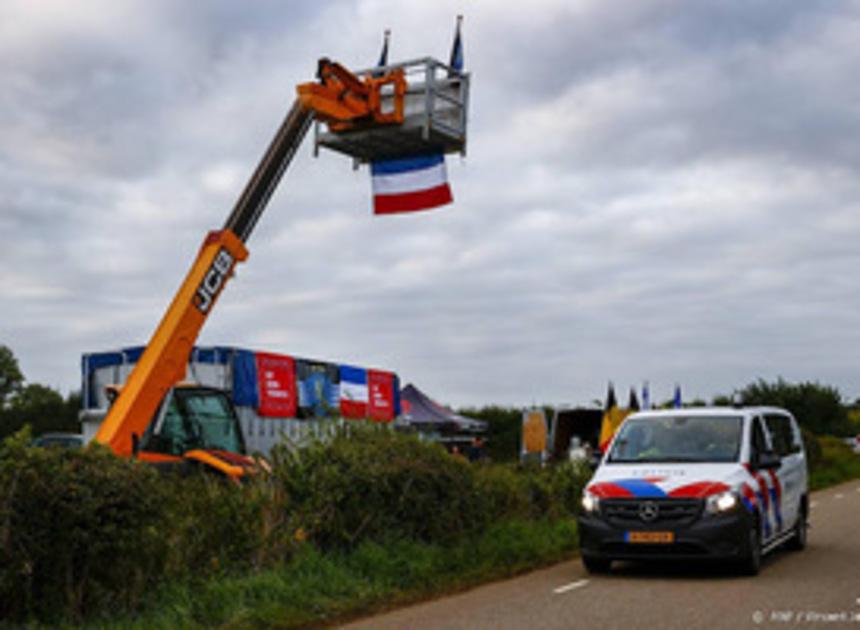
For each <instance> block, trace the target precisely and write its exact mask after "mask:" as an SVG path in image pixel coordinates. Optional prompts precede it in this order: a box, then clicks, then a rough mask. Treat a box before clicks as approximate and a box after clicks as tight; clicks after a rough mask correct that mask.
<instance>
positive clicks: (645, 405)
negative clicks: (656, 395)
mask: <svg viewBox="0 0 860 630" xmlns="http://www.w3.org/2000/svg"><path fill="white" fill-rule="evenodd" d="M650 408H651V392H650V391H648V381H645V382H644V383H642V409H646V410H647V409H650Z"/></svg>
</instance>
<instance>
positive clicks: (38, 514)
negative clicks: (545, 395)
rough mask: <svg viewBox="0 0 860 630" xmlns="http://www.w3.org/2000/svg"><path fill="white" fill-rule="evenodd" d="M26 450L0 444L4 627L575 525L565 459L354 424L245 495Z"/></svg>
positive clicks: (17, 443)
mask: <svg viewBox="0 0 860 630" xmlns="http://www.w3.org/2000/svg"><path fill="white" fill-rule="evenodd" d="M28 443H29V437H28V436H27V435H26V434H19V435H17V436H15V437H13V438H10V439H9V440H7V441H6V442H5V443H4V444H3V446H2V448H0V621H7V622H16V623H20V622H24V621H33V620H35V621H47V622H50V621H57V620H62V621H66V622H79V621H81V620H87V619H97V618H102V617H108V618H114V617H115V616H116V615H122V614H128V613H133V612H135V611H140V610H146V609H151V608H152V607H153V606H160V605H162V604H161V603H158V602H163V594H162V590H163V588H164V585H165V584H167V585H181V584H185V585H188V588H189V589H191V590H192V591H193V590H194V589H195V588H198V587H196V586H194V585H195V584H196V585H204V584H212V583H213V580H214V581H215V582H217V581H218V580H222V579H243V576H244V577H247V576H253V575H258V574H262V573H265V572H271V571H283V570H286V567H290V566H292V565H293V563H294V562H295V561H296V559H297V558H298V557H300V556H302V555H303V554H305V555H306V554H307V553H309V551H308V550H315V552H314V553H322V554H329V555H331V554H334V555H339V554H352V553H353V552H354V551H355V550H357V549H360V548H364V549H372V548H373V547H372V545H383V546H384V545H388V544H390V542H391V541H402V544H407V545H409V544H415V545H425V546H429V547H428V548H433V549H437V548H438V549H449V550H453V549H458V548H462V547H463V546H464V545H465V546H466V547H469V546H474V545H477V544H478V543H477V542H475V541H480V540H484V541H485V542H484V543H482V544H485V545H489V546H488V547H486V548H485V549H484V552H483V556H482V557H485V558H489V559H490V560H488V561H487V562H489V565H487V566H490V567H492V566H495V564H498V563H499V562H501V560H502V559H501V558H498V557H495V556H494V553H495V552H494V551H493V549H503V550H505V551H504V552H503V553H509V549H510V548H511V547H516V544H517V535H516V534H510V527H508V529H505V526H504V524H505V523H511V522H520V523H538V522H543V521H547V519H549V521H550V522H561V521H565V522H572V519H571V518H570V517H571V516H572V515H573V514H574V512H575V509H576V505H577V500H578V497H579V494H580V492H581V488H582V483H583V480H584V479H585V478H587V473H585V472H584V471H581V470H577V469H574V468H572V467H570V466H562V467H557V468H552V469H545V470H520V469H518V468H516V467H513V466H504V467H503V466H497V465H479V464H474V465H473V464H469V463H467V462H466V461H464V460H463V459H462V458H458V457H452V456H450V455H448V454H447V453H446V452H445V451H444V450H443V449H442V448H441V447H439V446H437V445H434V444H428V443H422V442H419V441H418V440H416V439H415V438H413V437H409V436H404V435H400V434H396V433H393V432H391V431H388V430H386V429H374V428H367V429H365V428H362V427H359V426H356V427H352V428H351V430H350V431H349V434H347V433H341V434H339V435H336V436H335V437H334V438H333V439H332V440H330V441H328V442H327V443H325V444H323V443H320V444H315V445H313V446H311V447H310V448H308V449H306V450H303V451H301V452H300V453H296V452H291V451H289V450H288V449H286V448H280V449H277V450H276V451H275V453H274V455H273V462H272V463H273V471H274V472H273V473H272V474H271V475H260V476H258V477H256V478H255V479H252V480H251V481H249V482H248V483H245V484H243V486H242V487H241V488H240V487H236V486H235V485H233V484H231V483H228V482H226V481H224V480H222V479H219V478H217V477H213V476H211V475H205V474H201V475H193V476H189V477H179V476H171V475H164V474H158V473H156V471H155V470H154V469H152V468H150V467H148V466H146V465H144V464H141V463H138V462H135V461H129V460H123V459H119V458H116V457H114V456H113V455H112V454H110V453H109V452H107V451H106V450H105V449H102V448H98V447H92V448H87V449H83V450H60V449H39V448H33V447H30V446H28ZM553 519H554V521H553ZM492 532H496V533H495V534H493V536H495V538H493V537H492V536H491V537H490V538H487V536H489V534H490V533H492ZM499 532H508V533H507V534H503V533H499ZM504 536H508V537H509V538H507V539H505V538H503V537H504ZM499 537H502V538H499ZM525 537H526V538H528V536H525ZM487 540H489V541H490V542H487ZM469 541H472V542H469ZM530 544H531V545H532V546H534V543H533V542H532V543H530ZM554 544H555V547H553V548H557V547H558V543H557V542H556V543H554ZM570 544H571V545H572V544H575V540H574V541H572V542H571V543H570ZM367 545H370V547H367ZM529 548H531V547H529ZM365 553H367V552H365ZM434 553H435V552H434ZM500 553H502V552H500ZM523 553H526V554H527V553H530V552H528V551H523ZM356 557H361V556H356ZM481 562H484V560H481ZM416 570H417V569H416ZM159 585H160V588H161V590H159ZM206 588H207V589H210V588H213V587H211V586H207V587H206Z"/></svg>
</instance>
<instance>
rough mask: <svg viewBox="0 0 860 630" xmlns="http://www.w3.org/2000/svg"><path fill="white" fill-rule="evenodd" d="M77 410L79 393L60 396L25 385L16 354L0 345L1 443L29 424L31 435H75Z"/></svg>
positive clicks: (77, 427)
mask: <svg viewBox="0 0 860 630" xmlns="http://www.w3.org/2000/svg"><path fill="white" fill-rule="evenodd" d="M80 408H81V395H80V393H78V392H72V393H70V394H69V395H68V396H66V397H63V395H62V394H60V392H58V391H57V390H55V389H53V388H51V387H48V386H46V385H41V384H39V383H28V382H27V380H26V379H25V378H24V374H23V373H22V372H21V367H20V365H19V364H18V359H17V358H16V357H15V354H14V353H13V352H12V350H11V349H10V348H9V347H8V346H6V345H3V344H0V440H2V439H4V438H6V437H7V436H9V435H12V434H13V433H15V432H16V431H18V430H19V429H21V428H22V427H23V426H24V425H30V427H31V428H32V430H33V435H40V434H42V433H47V432H51V431H69V432H73V433H78V432H80V430H81V425H80V422H79V421H78V411H79V410H80Z"/></svg>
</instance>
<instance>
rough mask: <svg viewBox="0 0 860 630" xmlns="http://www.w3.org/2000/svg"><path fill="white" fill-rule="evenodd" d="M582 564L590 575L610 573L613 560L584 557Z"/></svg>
mask: <svg viewBox="0 0 860 630" xmlns="http://www.w3.org/2000/svg"><path fill="white" fill-rule="evenodd" d="M582 564H583V565H584V566H585V570H586V571H588V572H589V573H594V574H600V573H609V569H610V568H611V567H612V560H609V559H608V558H596V557H594V556H582Z"/></svg>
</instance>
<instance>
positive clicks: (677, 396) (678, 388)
mask: <svg viewBox="0 0 860 630" xmlns="http://www.w3.org/2000/svg"><path fill="white" fill-rule="evenodd" d="M672 405H673V406H674V407H675V409H680V408H681V386H680V385H675V396H674V398H673V400H672Z"/></svg>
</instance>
